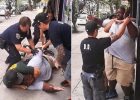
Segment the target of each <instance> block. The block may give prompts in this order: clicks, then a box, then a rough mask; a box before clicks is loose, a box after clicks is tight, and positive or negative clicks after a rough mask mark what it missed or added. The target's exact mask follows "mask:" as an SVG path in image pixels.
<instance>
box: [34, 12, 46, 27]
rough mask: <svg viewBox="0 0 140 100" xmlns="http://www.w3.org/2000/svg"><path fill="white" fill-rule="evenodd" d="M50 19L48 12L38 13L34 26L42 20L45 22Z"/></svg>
mask: <svg viewBox="0 0 140 100" xmlns="http://www.w3.org/2000/svg"><path fill="white" fill-rule="evenodd" d="M47 20H48V14H47V13H39V14H38V15H36V17H35V19H34V22H33V24H32V26H34V25H36V24H38V23H40V22H44V21H47Z"/></svg>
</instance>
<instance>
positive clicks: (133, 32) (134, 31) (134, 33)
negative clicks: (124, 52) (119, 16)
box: [127, 22, 138, 38]
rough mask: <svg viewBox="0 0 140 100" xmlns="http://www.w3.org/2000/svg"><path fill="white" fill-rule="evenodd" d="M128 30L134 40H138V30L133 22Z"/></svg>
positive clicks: (128, 25) (128, 26)
mask: <svg viewBox="0 0 140 100" xmlns="http://www.w3.org/2000/svg"><path fill="white" fill-rule="evenodd" d="M127 29H128V32H129V34H130V36H131V37H132V38H136V37H137V36H138V29H137V28H136V27H135V26H134V24H133V23H132V22H129V23H128V24H127Z"/></svg>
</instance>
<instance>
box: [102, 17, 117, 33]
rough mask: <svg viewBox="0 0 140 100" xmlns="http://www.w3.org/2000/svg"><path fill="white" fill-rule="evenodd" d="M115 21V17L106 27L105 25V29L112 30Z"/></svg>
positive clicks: (106, 30)
mask: <svg viewBox="0 0 140 100" xmlns="http://www.w3.org/2000/svg"><path fill="white" fill-rule="evenodd" d="M114 22H115V19H112V20H111V21H110V22H109V23H108V24H107V25H106V26H105V27H104V31H105V32H107V33H108V32H109V30H110V28H111V26H112V24H113V23H114Z"/></svg>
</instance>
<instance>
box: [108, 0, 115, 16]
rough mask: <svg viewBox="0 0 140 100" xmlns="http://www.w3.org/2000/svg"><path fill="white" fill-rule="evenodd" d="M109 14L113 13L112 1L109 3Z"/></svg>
mask: <svg viewBox="0 0 140 100" xmlns="http://www.w3.org/2000/svg"><path fill="white" fill-rule="evenodd" d="M109 7H110V12H111V15H112V14H113V13H114V10H113V6H112V2H111V3H110V4H109Z"/></svg>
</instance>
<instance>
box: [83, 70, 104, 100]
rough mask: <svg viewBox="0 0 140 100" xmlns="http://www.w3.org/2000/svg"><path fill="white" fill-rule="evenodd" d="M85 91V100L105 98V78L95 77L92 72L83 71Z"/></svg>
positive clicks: (101, 99)
mask: <svg viewBox="0 0 140 100" xmlns="http://www.w3.org/2000/svg"><path fill="white" fill-rule="evenodd" d="M81 79H82V83H83V92H84V97H85V100H105V86H104V78H103V77H101V78H95V77H92V76H91V74H89V73H85V72H82V73H81Z"/></svg>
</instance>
